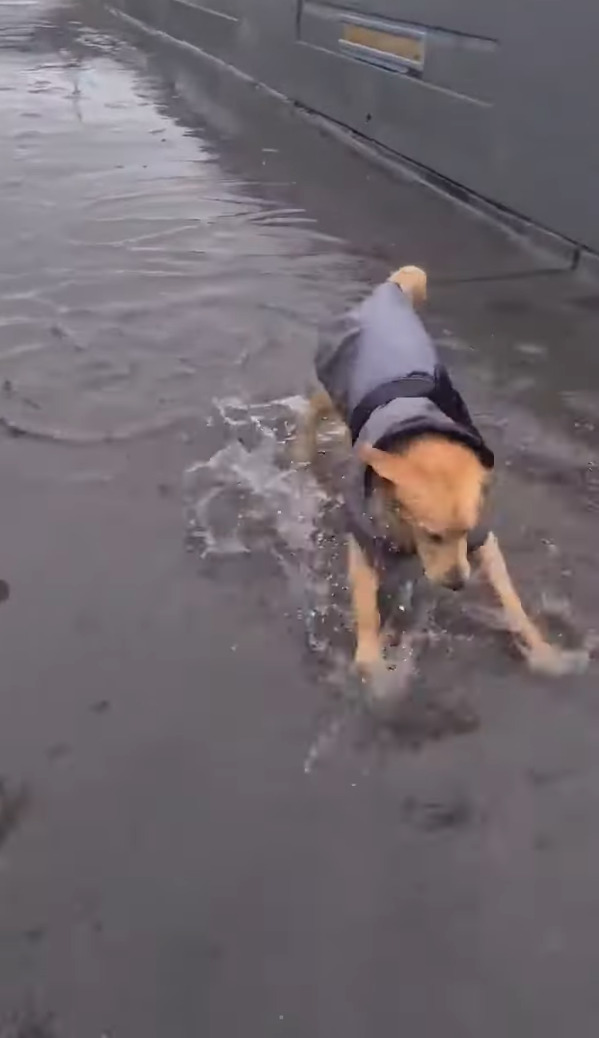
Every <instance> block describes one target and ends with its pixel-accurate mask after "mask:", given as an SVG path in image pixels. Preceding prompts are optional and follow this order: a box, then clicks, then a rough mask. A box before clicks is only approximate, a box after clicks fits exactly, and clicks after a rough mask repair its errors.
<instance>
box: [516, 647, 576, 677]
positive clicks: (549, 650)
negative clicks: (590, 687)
mask: <svg viewBox="0 0 599 1038" xmlns="http://www.w3.org/2000/svg"><path fill="white" fill-rule="evenodd" d="M589 659H590V653H589V651H588V650H587V649H560V648H558V647H557V646H555V645H550V644H549V643H547V642H546V643H544V644H542V645H537V646H535V648H534V649H530V650H529V651H528V652H527V654H526V662H527V663H528V666H529V667H530V669H531V670H532V671H534V672H535V673H536V674H546V675H547V676H548V677H554V678H561V677H565V676H566V675H568V674H581V673H582V672H583V671H584V670H586V668H587V666H588V663H589Z"/></svg>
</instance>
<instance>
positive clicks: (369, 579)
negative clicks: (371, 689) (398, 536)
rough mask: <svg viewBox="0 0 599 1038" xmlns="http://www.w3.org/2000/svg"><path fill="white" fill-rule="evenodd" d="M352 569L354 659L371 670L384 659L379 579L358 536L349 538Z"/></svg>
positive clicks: (350, 570) (350, 579)
mask: <svg viewBox="0 0 599 1038" xmlns="http://www.w3.org/2000/svg"><path fill="white" fill-rule="evenodd" d="M347 547H348V570H349V582H350V591H351V598H352V607H353V614H354V622H355V630H356V652H355V656H354V662H355V664H356V667H357V668H358V670H360V671H361V672H366V673H369V672H371V671H372V670H373V669H374V668H376V667H377V666H378V665H379V664H380V663H381V662H382V643H381V617H380V614H379V607H378V591H379V578H378V575H377V573H376V572H375V570H373V568H372V566H370V564H369V563H368V561H367V560H366V558H365V556H364V552H363V551H362V549H361V548H360V546H359V544H358V542H357V541H356V540H355V538H354V537H351V536H350V537H349V540H348V546H347Z"/></svg>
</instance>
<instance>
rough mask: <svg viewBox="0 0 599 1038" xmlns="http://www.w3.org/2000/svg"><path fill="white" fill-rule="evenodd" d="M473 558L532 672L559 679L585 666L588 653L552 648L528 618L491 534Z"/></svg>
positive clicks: (495, 539) (493, 535)
mask: <svg viewBox="0 0 599 1038" xmlns="http://www.w3.org/2000/svg"><path fill="white" fill-rule="evenodd" d="M474 559H475V561H476V562H477V563H478V565H479V566H480V569H481V571H482V573H483V575H484V577H485V579H486V580H487V581H488V583H489V584H490V586H491V588H492V589H493V591H494V593H495V595H496V596H497V598H498V599H499V602H500V604H501V607H502V609H503V616H504V620H505V623H506V626H507V628H508V630H510V631H511V633H512V634H513V635H514V637H515V639H516V644H517V646H518V648H519V649H520V651H521V652H522V654H523V656H524V657H525V659H526V661H527V663H528V665H529V667H530V668H531V669H532V670H536V671H541V672H542V673H545V674H552V675H558V676H559V675H561V674H571V673H573V672H575V671H579V670H581V669H582V668H583V667H584V666H585V665H586V663H587V662H588V653H587V652H585V651H584V650H581V651H576V650H573V651H567V650H564V649H559V648H558V647H557V646H555V645H551V644H550V643H549V642H548V641H547V640H546V639H545V638H544V637H543V634H542V633H541V631H540V630H539V628H538V627H537V626H536V624H535V623H533V621H532V620H531V619H530V617H529V616H528V614H527V613H526V611H525V609H524V606H523V605H522V602H521V601H520V596H519V595H518V592H517V591H516V589H515V587H514V585H513V584H512V580H511V577H510V575H509V573H508V569H507V566H506V562H505V559H504V557H503V553H502V551H501V548H500V547H499V544H498V542H497V538H496V536H495V534H494V533H490V534H489V536H488V537H487V539H486V541H485V543H484V544H483V545H482V547H481V548H479V549H478V551H477V552H476V553H475V556H474Z"/></svg>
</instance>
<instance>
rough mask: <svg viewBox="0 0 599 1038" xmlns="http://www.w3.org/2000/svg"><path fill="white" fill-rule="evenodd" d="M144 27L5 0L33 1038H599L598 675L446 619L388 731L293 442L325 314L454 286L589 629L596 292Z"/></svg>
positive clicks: (5, 246) (12, 962)
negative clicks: (400, 719)
mask: <svg viewBox="0 0 599 1038" xmlns="http://www.w3.org/2000/svg"><path fill="white" fill-rule="evenodd" d="M130 33H131V30H130V29H129V28H127V27H125V26H124V25H123V24H122V23H120V22H118V21H111V20H110V19H108V18H107V17H104V16H102V15H101V14H100V13H99V12H98V11H96V10H94V9H93V8H92V7H89V8H87V9H85V8H80V7H77V6H75V5H73V6H70V7H66V6H65V7H57V6H53V5H52V4H50V3H46V4H43V3H39V2H37V0H35V2H33V3H24V2H21V3H10V2H8V3H7V2H6V0H2V3H1V5H0V47H1V50H0V156H1V162H0V485H1V487H2V496H1V505H0V514H1V531H2V537H1V541H0V549H1V550H0V562H1V566H0V570H1V572H0V576H2V577H3V578H5V580H6V581H7V582H8V585H9V589H10V595H9V597H8V599H7V600H6V601H5V602H3V603H2V604H1V605H0V661H1V675H2V681H1V686H0V688H1V694H0V775H1V785H0V1035H1V1036H2V1038H102V1036H108V1038H196V1036H198V1038H199V1036H202V1038H208V1036H209V1038H250V1036H251V1038H254V1036H255V1038H271V1036H273V1038H274V1036H281V1038H283V1036H285V1038H292V1036H294V1038H341V1036H343V1038H366V1036H367V1035H373V1036H377V1038H378V1036H381V1038H382V1036H386V1035H402V1036H403V1035H406V1036H408V1035H410V1036H412V1035H414V1036H416V1035H418V1036H422V1038H435V1036H437V1035H439V1036H440V1035H442V1036H443V1038H480V1036H481V1035H485V1038H506V1036H509V1038H531V1036H532V1035H543V1036H544V1038H563V1036H564V1035H565V1034H572V1035H575V1036H576V1038H596V1035H597V1031H598V1027H599V989H598V986H597V980H596V976H597V963H598V961H599V894H598V887H597V875H598V874H599V824H598V819H599V702H598V700H597V695H596V687H597V677H596V675H597V670H596V665H595V664H591V667H590V669H589V670H588V672H587V673H586V674H585V675H584V676H582V677H580V678H576V679H571V680H566V681H562V682H554V683H550V682H548V681H545V680H541V679H537V678H532V677H530V676H529V675H527V674H526V673H525V672H524V670H523V668H522V666H521V665H520V664H519V662H518V661H517V660H515V659H514V658H513V657H512V655H511V653H510V651H509V648H508V646H507V645H506V643H505V642H504V640H503V639H502V637H501V636H500V635H499V634H497V633H496V632H493V631H492V630H490V629H489V628H488V627H486V626H484V625H481V623H480V621H479V620H477V615H476V611H475V607H476V605H477V594H476V593H475V592H473V593H472V595H471V596H467V597H466V598H465V599H464V600H463V602H461V603H458V602H457V601H455V602H448V600H447V599H445V598H443V599H442V600H440V601H439V603H438V606H436V607H435V610H434V613H433V614H432V615H431V617H430V618H429V623H428V624H427V630H426V632H424V633H423V635H422V637H421V639H420V643H419V649H420V652H419V656H418V659H417V661H416V673H415V674H414V677H413V681H412V690H411V695H412V697H413V700H414V703H415V704H416V705H415V706H414V708H413V712H412V713H411V714H410V716H409V718H406V720H405V723H404V724H403V725H401V724H400V725H399V726H396V727H395V728H394V729H391V728H387V727H385V726H384V725H381V724H379V723H378V722H377V720H376V719H374V718H372V717H371V716H370V715H369V714H368V712H367V711H364V710H363V709H362V708H361V706H360V701H359V697H357V695H356V691H357V690H356V688H355V686H354V685H353V683H352V681H351V678H350V676H349V675H348V672H347V660H348V651H349V635H348V630H347V624H348V621H347V607H346V601H345V593H344V588H343V571H342V567H341V563H340V560H339V559H338V558H336V557H335V556H336V553H335V541H334V537H332V536H331V528H332V527H331V524H333V527H334V516H332V515H331V514H330V509H329V507H328V505H327V502H326V500H325V499H323V497H322V496H321V495H319V493H318V491H317V490H316V489H315V488H314V487H313V486H312V484H311V483H310V481H309V480H308V481H306V480H302V477H301V476H300V475H298V474H297V473H294V472H292V471H290V470H289V466H288V462H287V459H286V453H285V443H286V440H287V438H288V436H289V435H290V433H291V431H292V429H293V425H294V422H295V417H296V413H297V408H298V406H300V400H299V399H298V398H299V397H301V394H302V393H303V391H304V389H305V387H306V384H307V381H308V376H309V370H310V358H311V353H312V350H313V347H314V343H315V337H316V334H317V329H318V327H319V326H320V324H321V323H322V322H323V321H324V320H325V319H327V318H328V317H329V316H330V315H331V314H333V313H334V312H335V311H336V310H338V309H339V308H340V307H344V306H346V305H347V304H348V303H349V302H350V301H352V300H354V299H356V298H358V297H359V296H360V294H361V293H363V292H364V291H365V290H366V289H367V287H368V286H369V285H370V284H372V283H373V282H374V281H376V280H377V279H379V278H381V277H383V276H385V274H386V273H387V271H388V269H389V268H390V267H394V266H397V265H400V264H402V263H405V262H414V263H421V264H423V265H425V266H426V267H427V268H428V270H429V272H430V274H431V281H432V285H431V304H430V308H429V311H428V318H427V319H428V322H429V326H430V328H431V331H432V332H433V334H434V335H435V337H436V338H437V339H438V341H439V342H440V344H441V346H442V349H443V350H444V353H445V355H446V356H447V358H448V360H449V362H450V363H451V364H452V366H453V370H454V372H455V375H456V378H457V380H458V382H459V384H460V385H461V386H462V387H463V388H464V391H465V394H466V396H467V399H468V401H469V404H470V405H471V407H472V410H473V411H474V412H475V414H476V415H477V418H478V419H479V421H480V424H481V426H482V427H483V428H484V431H485V433H486V435H487V436H488V438H489V440H490V441H491V442H492V443H493V444H494V446H495V447H496V449H497V453H498V456H499V460H500V469H501V474H500V478H499V485H498V490H497V494H496V500H495V509H496V513H497V526H498V529H499V532H500V533H501V535H502V537H503V540H504V542H505V545H506V549H507V552H508V554H509V557H510V560H511V563H512V567H513V570H514V572H515V575H516V577H517V579H518V582H519V583H520V585H521V586H522V588H523V589H525V597H526V599H527V601H528V603H529V604H530V606H531V608H533V610H536V611H539V610H541V609H544V611H545V613H546V616H547V619H548V621H551V624H552V626H553V627H555V629H556V636H563V637H569V638H571V639H573V640H574V641H575V642H576V641H577V640H580V639H581V638H583V637H584V635H585V634H586V633H587V632H589V631H592V630H593V629H597V628H599V595H598V593H597V584H596V576H595V573H596V568H595V567H596V557H597V503H598V499H599V497H598V483H597V467H596V466H597V460H598V458H599V436H598V434H597V428H596V421H597V415H598V413H599V360H598V352H597V350H598V346H597V344H598V343H599V290H598V289H597V286H596V284H594V283H592V282H591V281H584V280H583V279H582V278H580V277H576V276H574V275H572V274H571V273H569V272H568V271H565V270H563V269H561V266H560V261H559V258H555V257H551V256H548V255H545V254H542V253H539V252H535V251H533V250H532V249H528V250H527V249H525V248H524V247H523V246H522V245H521V244H519V243H518V242H517V240H516V239H515V238H513V237H510V236H509V235H508V234H507V233H505V232H504V231H502V230H500V229H497V228H495V227H494V226H492V225H490V224H489V223H487V222H486V221H485V220H483V219H482V218H480V217H476V216H473V215H470V214H469V213H468V211H467V210H465V209H464V208H462V207H460V206H459V205H457V204H454V203H452V202H450V201H447V200H446V199H444V198H443V197H441V196H439V195H436V194H434V193H432V192H431V191H430V190H429V189H427V188H424V187H422V186H420V185H419V184H418V183H416V182H409V181H405V180H404V181H402V180H401V179H400V180H394V179H393V178H392V177H390V176H389V174H387V173H385V172H381V171H377V170H376V169H375V168H372V167H371V166H370V165H369V164H368V163H367V162H366V161H365V160H364V159H362V158H360V157H357V156H356V155H354V154H352V153H350V152H349V151H347V150H346V149H345V148H344V147H343V146H342V145H341V144H340V143H339V142H335V141H332V140H330V139H328V138H327V137H325V136H323V135H322V134H321V132H320V131H319V129H318V127H317V126H314V125H311V124H309V123H307V122H306V121H305V120H304V119H302V118H301V117H299V116H298V115H297V114H296V113H294V112H293V111H291V110H287V109H285V108H283V107H280V106H279V105H278V104H277V103H276V102H274V101H272V100H270V99H269V98H268V97H265V96H263V95H262V94H261V93H260V92H258V91H256V90H254V89H253V88H252V87H251V86H249V85H248V84H245V83H240V82H238V81H236V80H233V79H229V78H228V77H226V76H223V75H222V73H221V72H219V71H218V70H217V69H215V68H211V67H208V68H207V69H204V70H201V69H200V68H199V67H197V66H196V65H194V62H193V61H192V60H191V59H190V58H189V57H186V56H185V55H182V54H180V53H177V52H176V51H169V50H168V49H167V50H162V51H161V50H159V49H158V47H157V45H156V44H151V42H150V43H149V42H148V41H146V42H145V43H144V42H143V41H140V40H138V39H136V38H134V37H133V36H131V35H130ZM329 573H331V574H332V579H331V580H330V581H329V580H328V579H327V577H328V574H329Z"/></svg>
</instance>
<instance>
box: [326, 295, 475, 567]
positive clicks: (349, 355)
mask: <svg viewBox="0 0 599 1038" xmlns="http://www.w3.org/2000/svg"><path fill="white" fill-rule="evenodd" d="M315 366H316V373H317V375H318V379H319V381H320V382H321V383H322V385H323V386H324V388H325V389H326V390H327V392H328V394H329V396H330V397H331V400H332V401H333V403H334V405H335V407H336V409H337V410H338V412H339V414H340V415H341V417H342V418H343V420H344V421H345V423H346V424H347V426H348V428H349V430H350V433H351V438H352V444H353V446H354V451H353V454H354V457H353V464H352V472H351V474H350V475H349V477H348V479H347V480H346V489H345V493H344V508H345V512H346V518H347V525H348V529H349V532H350V533H351V534H353V536H354V537H355V538H356V540H357V542H358V544H359V545H360V547H361V548H362V550H363V551H364V552H365V554H366V556H367V558H368V559H369V561H370V562H371V564H373V565H376V566H377V568H387V566H388V565H389V564H390V563H392V562H393V561H397V560H398V558H399V557H405V554H404V553H403V552H402V551H401V550H400V549H398V547H397V545H396V544H394V542H393V539H392V536H391V535H390V531H389V528H386V527H385V526H384V524H383V523H382V522H381V518H380V517H377V516H376V515H374V514H373V508H372V504H373V502H372V495H371V491H372V471H371V469H370V468H369V466H367V465H365V464H364V463H363V462H362V461H361V460H360V458H359V457H358V454H357V450H356V448H357V446H359V445H360V444H362V443H364V444H366V443H368V444H371V445H372V446H374V447H378V448H380V449H382V450H385V449H388V448H390V447H392V446H393V447H397V446H398V445H403V444H405V443H407V442H408V441H409V440H412V439H414V438H415V437H418V436H421V435H423V434H425V433H437V434H440V435H442V436H447V437H448V438H449V439H453V440H457V441H458V442H460V443H464V444H466V445H467V446H468V447H470V448H471V449H472V450H473V451H474V452H475V453H476V454H477V455H478V457H479V458H480V460H481V462H482V464H483V465H484V466H485V467H486V468H488V469H491V468H493V465H494V456H493V452H492V451H491V450H490V449H489V447H488V446H487V445H486V443H485V441H484V440H483V438H482V436H481V434H480V433H479V431H478V429H477V428H476V426H475V425H474V422H473V421H472V418H471V417H470V414H469V412H468V409H467V407H466V405H465V403H464V401H463V399H462V397H461V396H460V394H459V393H458V391H457V389H456V388H455V387H454V385H453V383H452V381H451V379H450V377H449V374H448V372H447V370H446V368H445V367H444V365H443V364H442V363H441V360H440V358H439V355H438V353H437V351H436V349H435V346H434V345H433V343H432V341H431V339H430V337H429V335H428V333H427V332H426V330H425V328H424V325H423V324H422V322H421V320H420V319H419V317H418V315H417V314H416V313H415V311H414V309H413V306H412V303H411V301H410V299H409V298H408V297H407V296H406V295H405V294H404V293H403V292H402V290H401V288H400V287H399V285H396V284H394V283H393V282H391V281H386V282H384V283H383V284H382V285H379V286H378V287H377V288H375V289H374V291H373V292H372V293H371V295H370V296H368V297H367V298H366V299H365V300H364V301H363V302H362V303H360V304H359V306H357V307H356V308H355V309H353V310H352V311H350V312H349V313H348V314H346V315H344V316H343V317H342V318H341V319H340V320H338V321H337V322H336V324H335V325H334V327H333V328H332V329H331V331H330V332H329V333H328V334H326V335H325V336H323V337H322V339H321V341H320V343H319V346H318V349H317V351H316V360H315ZM487 536H488V530H486V529H483V528H482V527H477V529H476V530H473V531H472V532H471V534H470V535H469V538H468V550H469V552H473V551H476V550H477V548H480V547H481V545H482V544H483V543H484V541H485V540H486V538H487Z"/></svg>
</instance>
